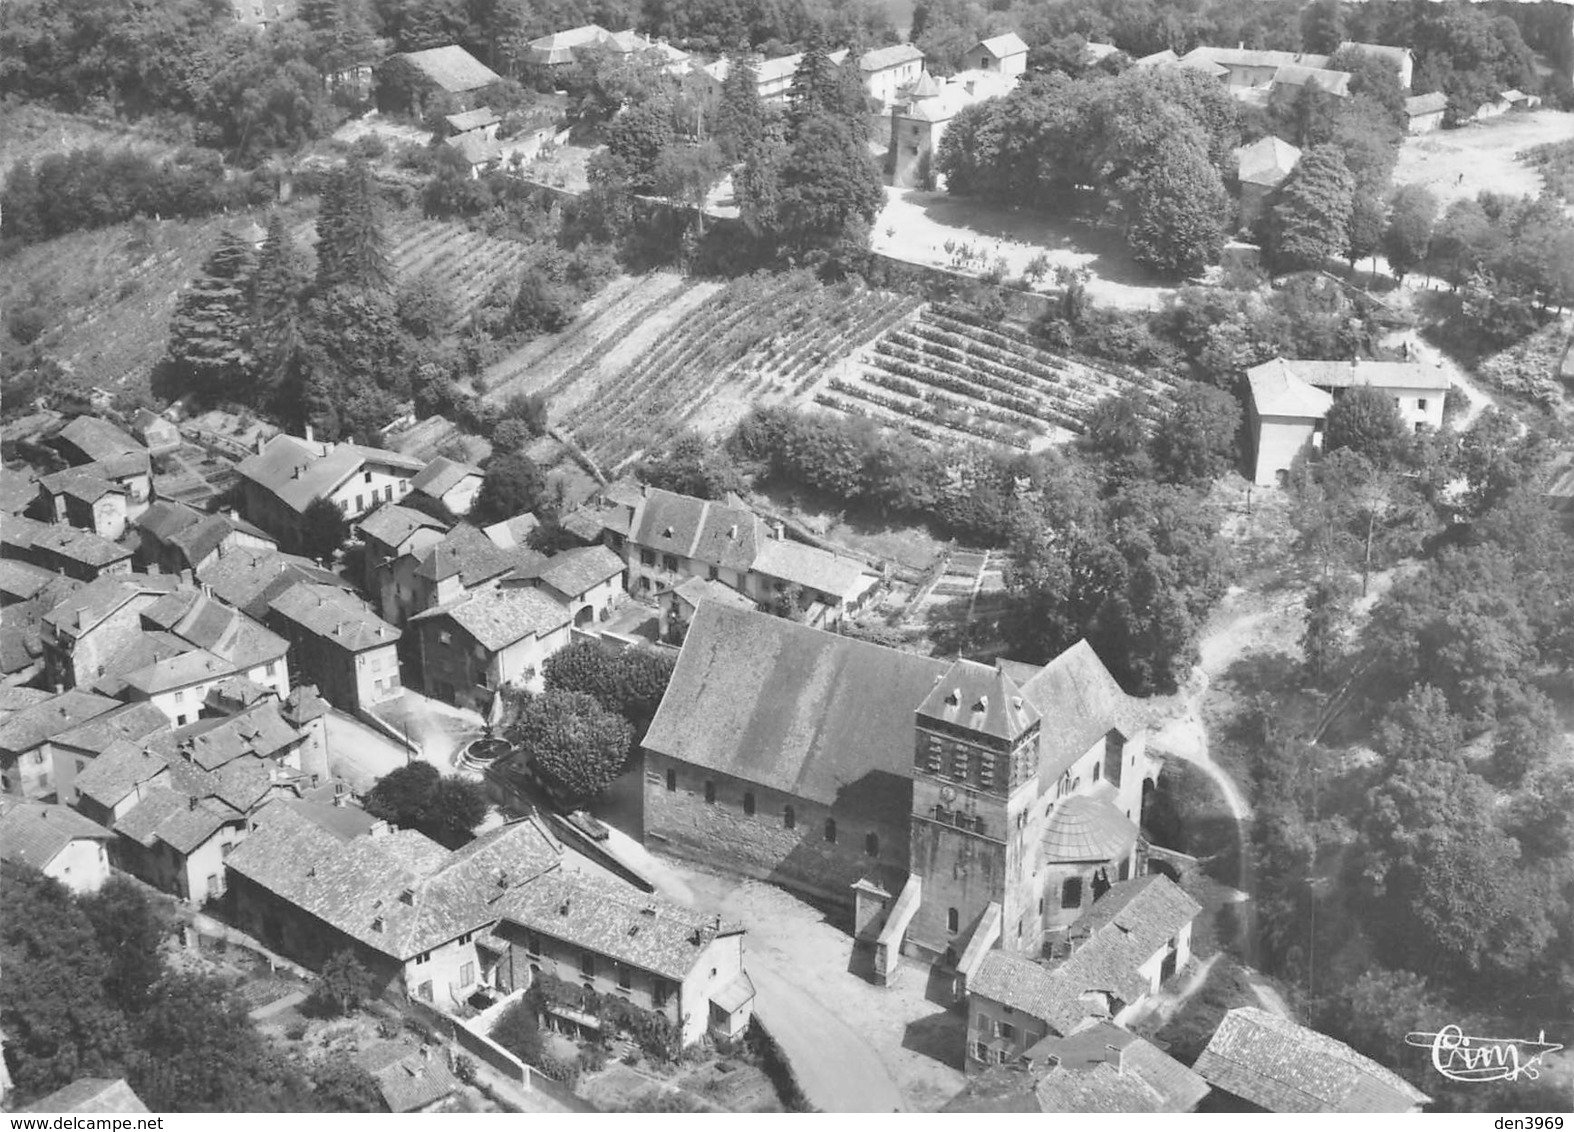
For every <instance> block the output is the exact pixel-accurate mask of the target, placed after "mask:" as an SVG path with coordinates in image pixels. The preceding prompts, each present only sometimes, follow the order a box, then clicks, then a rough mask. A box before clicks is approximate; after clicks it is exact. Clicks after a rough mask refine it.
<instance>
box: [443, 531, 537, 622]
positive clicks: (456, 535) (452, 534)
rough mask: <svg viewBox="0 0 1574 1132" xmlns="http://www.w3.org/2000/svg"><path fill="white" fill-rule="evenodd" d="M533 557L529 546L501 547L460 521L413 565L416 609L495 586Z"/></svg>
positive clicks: (445, 603)
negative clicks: (507, 548) (511, 548)
mask: <svg viewBox="0 0 1574 1132" xmlns="http://www.w3.org/2000/svg"><path fill="white" fill-rule="evenodd" d="M534 557H536V555H535V552H534V551H531V550H529V549H515V550H504V549H502V548H501V547H499V546H498V545H497V544H496V543H494V542H493V541H492V540H491V539H489V538H487V537H486V536H485V535H484V534H482V533H481V531H480V530H479V529H477V528H476V527H472V526H471V525H470V524H469V523H460V524H459V525H458V526H456V527H454V529H453V530H451V531H449V532H448V533H447V534H445V535H443V537H442V539H441V540H440V541H438V542H436V543H433V544H432V545H431V546H430V547H429V548H428V549H426V550H425V551H423V552H422V557H421V561H420V563H419V564H418V565H417V566H416V568H415V573H414V586H415V603H414V605H413V607H412V609H413V610H414V611H415V612H420V611H422V610H427V609H434V608H436V607H437V606H440V605H448V604H450V603H452V602H455V601H458V600H459V599H460V598H461V597H463V596H464V595H465V594H468V593H475V592H477V591H479V590H483V589H496V588H497V587H498V586H499V585H501V584H502V580H503V578H505V577H507V576H508V575H509V574H511V573H513V571H514V569H515V568H516V567H518V566H519V565H520V564H521V563H523V562H527V561H530V560H532V559H533V558H534Z"/></svg>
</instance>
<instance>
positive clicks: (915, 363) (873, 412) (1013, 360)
mask: <svg viewBox="0 0 1574 1132" xmlns="http://www.w3.org/2000/svg"><path fill="white" fill-rule="evenodd" d="M1172 385H1173V382H1171V381H1169V380H1167V379H1158V378H1154V377H1151V376H1149V375H1147V374H1144V373H1142V372H1140V371H1138V370H1135V369H1132V368H1131V367H1127V366H1118V365H1114V364H1112V363H1108V362H1099V363H1096V364H1095V363H1091V362H1089V361H1087V360H1086V359H1082V358H1077V357H1072V356H1069V355H1065V354H1059V353H1056V352H1054V351H1052V350H1049V349H1046V348H1045V347H1044V346H1043V344H1042V343H1040V342H1039V341H1038V340H1037V339H1035V338H1033V337H1032V336H1031V335H1030V334H1028V333H1027V332H1026V331H1023V330H1020V329H1018V328H1016V327H1012V326H1006V325H999V324H986V323H985V322H984V321H983V320H982V319H980V318H979V317H978V316H977V315H975V314H973V313H971V312H969V311H966V310H961V309H957V308H950V307H931V308H928V309H926V310H924V311H923V312H922V314H921V315H920V316H919V317H918V318H917V319H915V320H913V321H911V322H910V323H906V324H904V325H902V326H899V327H896V328H895V329H892V330H891V331H889V332H888V333H886V334H885V335H884V336H882V337H881V338H880V339H879V340H878V341H876V342H875V343H874V344H873V345H872V346H871V347H870V348H869V349H868V350H866V351H865V352H864V353H863V355H862V356H861V357H860V358H859V360H858V363H857V364H856V365H855V366H853V367H851V372H850V373H848V374H846V375H839V376H837V377H835V378H833V379H832V380H831V381H829V382H828V383H827V386H826V388H825V389H823V390H820V391H819V392H817V393H816V394H815V398H814V399H815V401H816V402H817V403H818V404H820V405H823V406H825V407H826V408H831V409H836V410H839V411H841V412H844V413H848V414H850V415H853V416H862V417H869V418H871V419H873V420H876V421H879V422H880V423H882V424H888V425H891V426H894V427H900V428H904V429H906V430H907V431H909V432H911V433H913V434H914V435H916V436H918V437H920V438H921V439H929V440H937V441H949V442H955V441H959V440H966V439H983V440H990V441H994V442H996V443H999V444H1005V445H1009V446H1011V447H1014V448H1021V449H1029V448H1038V447H1042V446H1044V445H1048V444H1053V443H1059V442H1063V441H1065V440H1069V439H1070V438H1072V437H1073V436H1076V435H1078V434H1079V433H1081V432H1083V431H1084V429H1085V427H1086V421H1087V416H1088V413H1089V412H1090V411H1091V410H1092V408H1093V406H1094V405H1096V404H1098V402H1099V401H1101V400H1103V399H1104V398H1105V397H1108V396H1111V395H1118V394H1121V393H1124V392H1127V391H1130V390H1133V389H1143V390H1146V391H1147V392H1148V393H1149V395H1150V397H1151V399H1152V401H1151V407H1150V412H1152V413H1153V414H1155V415H1156V414H1157V412H1158V411H1159V408H1160V407H1161V406H1162V404H1163V401H1164V400H1165V398H1166V397H1167V396H1168V395H1169V391H1170V389H1171V387H1172Z"/></svg>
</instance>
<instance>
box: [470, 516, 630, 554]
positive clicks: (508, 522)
mask: <svg viewBox="0 0 1574 1132" xmlns="http://www.w3.org/2000/svg"><path fill="white" fill-rule="evenodd" d="M540 525H541V520H540V519H538V518H536V517H535V516H534V515H532V514H530V513H529V512H528V511H527V512H525V513H524V514H523V515H515V516H514V517H513V518H512V519H504V520H502V521H501V522H497V523H493V524H492V525H491V526H489V527H482V528H481V533H482V534H484V535H485V536H486V537H487V538H488V539H490V540H491V543H492V545H493V546H495V547H498V548H499V549H502V550H517V549H519V548H520V547H524V548H525V549H527V550H528V549H529V546H530V543H529V540H530V532H531V531H534V530H535V529H536V528H537V527H539V526H540ZM600 534H601V532H600V530H599V529H598V530H597V531H596V533H595V535H593V536H592V541H594V540H596V539H599V538H600Z"/></svg>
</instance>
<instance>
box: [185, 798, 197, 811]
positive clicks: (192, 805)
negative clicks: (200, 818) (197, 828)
mask: <svg viewBox="0 0 1574 1132" xmlns="http://www.w3.org/2000/svg"><path fill="white" fill-rule="evenodd" d="M196 808H197V796H196V795H195V794H193V795H191V797H189V798H187V799H186V809H188V810H195V809H196Z"/></svg>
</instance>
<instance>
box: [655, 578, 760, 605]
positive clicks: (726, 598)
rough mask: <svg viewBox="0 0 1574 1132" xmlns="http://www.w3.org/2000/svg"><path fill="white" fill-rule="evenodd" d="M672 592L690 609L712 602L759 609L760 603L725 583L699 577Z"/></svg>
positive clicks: (687, 581)
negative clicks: (703, 602) (704, 602)
mask: <svg viewBox="0 0 1574 1132" xmlns="http://www.w3.org/2000/svg"><path fill="white" fill-rule="evenodd" d="M672 592H673V593H674V594H676V595H677V596H678V597H680V598H682V599H683V601H684V603H685V604H686V605H688V607H689V608H690V609H698V608H699V606H700V602H702V601H712V602H717V603H719V604H721V605H726V606H730V607H731V608H733V609H748V610H755V609H758V608H759V607H760V606H759V603H758V602H756V601H755V600H754V599H753V598H752V597H750V596H749V595H748V594H745V593H740V592H739V591H738V590H735V589H733V588H732V587H731V586H729V585H727V584H726V583H725V582H716V581H712V580H711V579H710V578H702V577H699V576H698V575H695V576H694V577H690V578H685V579H684V580H683V581H682V582H681V583H680V584H678V585H676V586H674V587H673V588H672Z"/></svg>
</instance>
